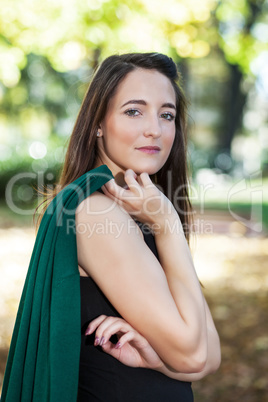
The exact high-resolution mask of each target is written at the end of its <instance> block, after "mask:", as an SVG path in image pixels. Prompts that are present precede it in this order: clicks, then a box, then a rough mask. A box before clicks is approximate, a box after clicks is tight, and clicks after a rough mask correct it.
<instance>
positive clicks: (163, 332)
mask: <svg viewBox="0 0 268 402" xmlns="http://www.w3.org/2000/svg"><path fill="white" fill-rule="evenodd" d="M177 78H178V76H177V71H176V67H175V64H174V63H173V61H172V60H171V59H170V58H168V57H166V56H164V55H160V54H128V55H122V56H112V57H109V58H108V59H106V60H105V61H104V62H103V64H102V65H101V66H100V68H99V70H98V71H97V73H96V75H95V77H94V78H93V81H92V83H91V86H90V87H89V90H88V93H87V94H86V97H85V100H84V103H83V105H82V108H81V112H80V115H79V116H78V119H77V123H76V128H75V129H74V132H73V136H72V138H71V142H70V145H69V149H68V153H67V158H66V161H65V171H64V172H63V177H64V176H65V177H68V174H69V175H70V174H71V172H72V174H73V176H72V177H71V178H70V179H69V181H71V180H73V179H74V178H75V173H74V171H75V166H74V163H75V162H74V161H77V158H78V156H79V160H80V161H81V162H82V163H90V162H92V167H97V166H100V165H103V164H105V165H107V166H108V167H109V168H110V170H111V171H112V173H113V176H114V177H115V181H113V180H112V181H109V182H107V183H106V184H105V185H104V186H103V187H102V190H103V193H101V192H95V193H94V194H92V195H91V197H89V198H87V199H85V200H84V201H83V202H82V203H81V204H80V206H79V208H78V209H77V213H76V227H77V249H78V262H79V271H80V275H81V297H82V299H81V300H82V324H84V326H83V332H85V329H86V324H87V323H88V322H89V321H91V322H90V324H89V327H88V328H87V330H86V335H84V334H83V335H82V348H81V357H80V381H79V398H78V400H79V401H88V400H102V401H138V400H139V401H166V400H168V401H190V400H192V392H191V388H190V382H191V381H195V380H198V379H200V378H202V377H203V376H205V375H206V374H208V373H210V372H213V371H215V370H216V369H217V368H218V366H219V363H220V347H219V339H218V335H217V332H216V329H215V326H214V324H213V320H212V318H211V314H210V312H209V309H208V306H207V304H206V302H205V299H204V297H203V295H202V292H201V289H200V285H199V282H198V279H197V276H196V273H195V270H194V266H193V262H192V259H191V255H190V252H189V248H188V245H187V242H186V239H185V236H184V232H183V228H184V226H187V223H188V224H189V212H190V203H189V199H188V194H187V188H186V183H187V176H186V148H185V113H186V102H185V99H184V96H183V94H182V91H181V89H180V88H179V87H178V86H177V85H176V80H177ZM89 111H90V112H91V113H90V112H89ZM84 118H85V119H86V121H84V120H83V119H84ZM80 130H84V133H85V134H84V135H83V133H82V132H81V131H80ZM78 136H80V138H81V141H78V139H77V137H78ZM94 137H95V138H96V142H95V138H94ZM90 141H91V146H92V147H93V150H94V151H95V153H94V151H93V150H92V151H91V152H90V151H87V147H86V146H87V142H89V143H90ZM76 144H79V145H80V150H78V149H77V146H76ZM93 144H94V145H93ZM87 152H89V153H88V154H87ZM87 155H88V157H87ZM95 155H96V157H95ZM72 161H73V162H72ZM93 161H94V162H93ZM76 167H77V163H76ZM90 167H91V166H90ZM90 167H89V166H87V167H86V169H88V168H90ZM80 169H81V167H80ZM168 171H170V172H172V174H173V176H172V179H173V182H172V186H173V188H172V194H171V195H172V196H173V195H174V190H175V189H176V188H177V191H178V189H179V190H180V193H179V195H180V197H181V198H182V200H180V204H179V206H178V207H179V208H178V209H179V215H178V213H177V212H176V210H175V208H174V206H173V205H172V203H171V202H170V201H169V199H168V198H167V197H166V196H165V195H164V194H163V192H161V191H160V190H159V189H158V188H157V187H156V186H155V185H154V184H153V181H154V182H156V181H157V183H158V185H159V184H160V186H159V187H160V188H161V189H162V191H164V190H165V189H164V187H166V186H167V184H168V183H165V181H167V180H168V174H167V172H168ZM80 172H81V170H80ZM150 176H151V177H152V180H153V181H151V178H150ZM170 177H171V176H170ZM169 185H170V183H169ZM126 212H127V213H126ZM134 219H135V220H134ZM107 221H109V223H110V225H109V227H107V225H106V222H107ZM135 221H136V223H135ZM137 224H138V225H139V226H137ZM142 224H146V226H145V225H142ZM84 225H88V230H81V231H79V227H80V226H81V227H83V228H84ZM101 227H102V228H106V230H101ZM139 227H140V228H141V229H144V234H142V231H141V230H140V229H139V230H137V228H139ZM146 227H147V229H148V227H149V228H150V230H151V231H152V232H153V233H154V236H153V235H152V234H150V233H149V232H148V230H147V232H146V230H145V229H146ZM172 228H173V230H172ZM174 228H177V230H174ZM185 232H186V233H185V234H186V237H188V233H187V230H185ZM89 238H90V239H89ZM154 239H155V243H154ZM146 243H147V244H146ZM150 248H151V250H150ZM158 258H159V260H158ZM106 298H107V299H106ZM120 317H123V318H120ZM93 318H94V319H93ZM92 319H93V320H92ZM113 335H117V339H116V340H114V341H113V342H112V341H111V340H113V339H114V338H111V337H112V336H113ZM110 338H111V339H110ZM114 343H116V344H114ZM111 356H112V357H111ZM115 359H117V360H118V361H116V360H115ZM127 365H128V366H134V367H141V368H140V369H139V368H129V367H127ZM144 368H149V369H150V368H151V369H152V370H144ZM160 373H163V374H164V375H165V376H163V375H162V374H160ZM92 398H93V399H92ZM94 398H95V399H94Z"/></svg>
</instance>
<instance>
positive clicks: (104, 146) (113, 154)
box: [97, 69, 176, 176]
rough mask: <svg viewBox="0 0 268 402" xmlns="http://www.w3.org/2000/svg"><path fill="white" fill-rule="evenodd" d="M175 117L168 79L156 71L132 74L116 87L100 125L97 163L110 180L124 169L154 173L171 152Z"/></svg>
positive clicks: (171, 91) (173, 94) (172, 92)
mask: <svg viewBox="0 0 268 402" xmlns="http://www.w3.org/2000/svg"><path fill="white" fill-rule="evenodd" d="M175 115H176V98H175V91H174V89H173V87H172V84H171V83H170V81H169V79H168V78H167V77H166V76H164V75H163V74H161V73H159V72H158V71H156V70H146V69H136V70H134V71H132V72H131V73H129V74H128V75H127V76H126V77H125V78H124V80H123V81H122V82H121V83H120V85H119V86H118V88H117V91H116V94H115V95H114V96H113V97H112V98H111V100H110V102H109V104H108V110H107V113H106V116H105V118H104V120H103V121H102V122H101V124H100V129H99V133H100V137H98V138H97V144H98V149H99V156H100V159H101V162H102V163H103V164H106V165H107V166H108V167H109V168H110V170H111V171H112V173H113V175H114V176H115V175H117V174H118V173H120V172H121V173H124V171H125V170H127V169H133V170H134V172H136V173H137V174H140V173H142V172H147V173H148V174H154V173H156V172H157V171H159V169H161V167H162V166H163V165H164V164H165V162H166V160H167V158H168V156H169V153H170V151H171V148H172V144H173V141H174V138H175ZM152 147H153V148H152ZM119 176H120V175H119Z"/></svg>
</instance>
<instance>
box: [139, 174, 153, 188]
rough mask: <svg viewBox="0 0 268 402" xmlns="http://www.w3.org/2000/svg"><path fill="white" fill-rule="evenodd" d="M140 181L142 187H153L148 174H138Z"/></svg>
mask: <svg viewBox="0 0 268 402" xmlns="http://www.w3.org/2000/svg"><path fill="white" fill-rule="evenodd" d="M140 179H141V182H142V184H143V186H144V187H151V186H154V184H153V182H152V180H151V179H150V176H149V175H148V173H146V172H143V173H141V174H140Z"/></svg>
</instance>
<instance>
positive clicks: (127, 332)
mask: <svg viewBox="0 0 268 402" xmlns="http://www.w3.org/2000/svg"><path fill="white" fill-rule="evenodd" d="M94 331H96V334H95V342H94V345H95V346H100V347H101V348H102V350H103V351H104V352H105V353H108V354H109V355H111V356H113V357H114V358H116V359H117V360H119V361H120V362H121V363H123V364H125V365H126V366H130V367H143V368H150V369H154V370H160V369H161V368H162V366H163V362H162V360H161V359H160V357H159V356H158V354H157V353H156V352H155V351H154V349H153V348H152V346H151V345H150V344H149V342H148V341H147V340H146V339H145V338H144V337H143V336H142V335H141V334H139V333H138V332H137V331H136V330H135V329H134V328H133V327H132V326H131V325H129V324H128V323H127V322H126V321H125V320H124V319H122V318H120V317H107V316H106V315H101V316H99V317H97V318H95V319H94V320H93V321H91V322H90V324H89V327H88V328H87V330H86V335H90V334H92V333H93V332H94ZM112 335H116V336H117V338H118V342H117V344H116V345H115V344H113V343H112V342H111V341H110V340H109V339H110V338H111V336H112Z"/></svg>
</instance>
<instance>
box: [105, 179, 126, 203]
mask: <svg viewBox="0 0 268 402" xmlns="http://www.w3.org/2000/svg"><path fill="white" fill-rule="evenodd" d="M103 187H104V192H105V190H106V195H109V194H110V195H111V196H113V197H116V198H117V199H119V200H121V199H123V198H124V196H125V195H126V191H127V190H125V189H124V188H123V187H121V186H119V185H118V184H117V183H116V182H115V180H114V179H112V180H109V181H108V182H107V183H105V184H104V186H103ZM107 192H108V194H107Z"/></svg>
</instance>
